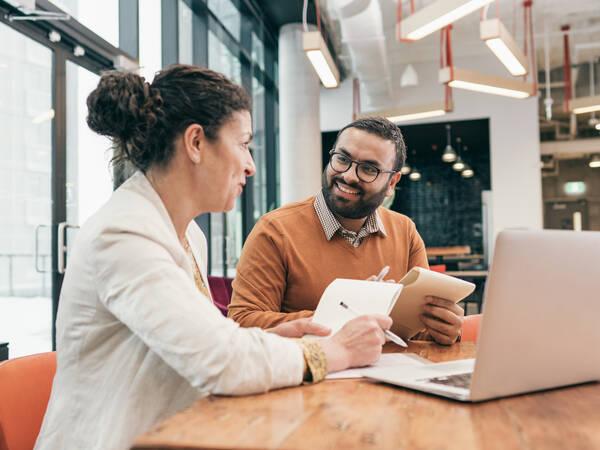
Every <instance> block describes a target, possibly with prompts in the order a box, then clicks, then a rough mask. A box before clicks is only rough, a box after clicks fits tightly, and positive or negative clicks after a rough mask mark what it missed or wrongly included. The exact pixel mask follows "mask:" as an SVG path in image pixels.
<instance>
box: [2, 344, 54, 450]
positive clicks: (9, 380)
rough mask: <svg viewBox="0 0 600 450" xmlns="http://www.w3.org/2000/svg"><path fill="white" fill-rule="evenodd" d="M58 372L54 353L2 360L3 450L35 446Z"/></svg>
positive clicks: (25, 449) (21, 449) (16, 449)
mask: <svg viewBox="0 0 600 450" xmlns="http://www.w3.org/2000/svg"><path fill="white" fill-rule="evenodd" d="M55 372H56V353H55V352H47V353H39V354H37V355H31V356H24V357H22V358H15V359H9V360H7V361H4V362H2V363H0V450H32V449H33V446H34V445H35V441H36V439H37V436H38V434H39V432H40V428H41V426H42V421H43V419H44V414H45V413H46V407H47V406H48V400H49V399H50V391H51V390H52V380H53V379H54V374H55Z"/></svg>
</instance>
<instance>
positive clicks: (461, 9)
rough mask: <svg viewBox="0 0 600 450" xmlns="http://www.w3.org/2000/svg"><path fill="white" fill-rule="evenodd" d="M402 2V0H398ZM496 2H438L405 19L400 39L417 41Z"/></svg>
mask: <svg viewBox="0 0 600 450" xmlns="http://www.w3.org/2000/svg"><path fill="white" fill-rule="evenodd" d="M398 1H400V0H398ZM493 1H494V0H437V1H435V2H433V3H432V4H431V5H429V6H426V7H425V8H422V9H420V10H419V11H417V12H415V13H413V14H411V15H410V16H408V17H407V18H406V19H403V20H402V21H401V22H400V24H398V26H399V27H400V31H401V36H400V39H402V40H408V41H417V40H419V39H421V38H424V37H425V36H427V35H429V34H431V33H433V32H434V31H438V30H441V29H442V28H444V27H445V26H446V25H450V24H451V23H453V22H456V21H457V20H458V19H460V18H461V17H464V16H466V15H467V14H471V13H472V12H473V11H477V10H478V9H479V8H481V7H483V6H485V5H487V4H489V3H492V2H493Z"/></svg>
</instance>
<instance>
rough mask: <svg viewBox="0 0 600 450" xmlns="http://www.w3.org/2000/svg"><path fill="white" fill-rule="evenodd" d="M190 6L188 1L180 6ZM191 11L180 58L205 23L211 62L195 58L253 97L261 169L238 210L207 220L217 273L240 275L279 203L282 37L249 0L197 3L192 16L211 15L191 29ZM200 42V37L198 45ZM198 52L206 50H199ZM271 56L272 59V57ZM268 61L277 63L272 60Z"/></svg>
mask: <svg viewBox="0 0 600 450" xmlns="http://www.w3.org/2000/svg"><path fill="white" fill-rule="evenodd" d="M182 3H183V4H184V6H183V8H184V9H185V8H188V5H189V3H188V2H187V0H180V5H181V4H182ZM186 14H187V12H182V11H181V10H180V11H179V12H178V17H179V23H178V29H179V36H180V40H179V43H178V49H179V50H178V51H179V55H178V57H179V58H178V60H179V61H181V62H184V61H185V60H186V59H189V50H186V49H187V48H188V46H187V45H186V44H185V43H182V41H181V36H182V34H184V35H185V36H184V37H183V40H184V41H185V42H188V41H189V39H190V36H196V39H197V36H198V33H197V31H198V30H197V28H194V27H198V26H201V25H200V24H205V26H206V34H205V36H206V50H207V52H206V53H207V56H206V61H205V62H204V61H199V60H198V59H197V58H196V59H194V63H195V64H200V65H205V64H206V65H208V67H209V68H211V69H213V70H216V71H218V72H221V73H223V74H224V75H226V76H227V77H228V78H230V79H231V80H232V81H234V82H236V83H238V84H240V85H242V86H243V87H244V88H245V89H246V91H247V92H248V93H249V94H250V95H251V97H252V121H253V132H254V140H253V143H252V145H251V149H252V155H253V157H254V160H255V164H256V168H257V172H256V175H255V176H254V177H253V178H252V179H251V180H249V182H248V185H247V188H246V190H245V192H244V194H243V195H242V197H241V198H240V199H238V201H237V202H236V205H235V208H234V209H233V210H232V211H230V212H228V213H226V214H211V215H210V219H208V220H207V223H208V226H207V227H205V232H208V234H209V235H210V236H209V242H210V255H211V257H210V266H211V267H210V268H211V273H212V274H215V275H227V276H235V266H236V265H237V262H238V260H239V257H240V254H241V250H242V245H243V241H244V239H245V237H246V236H247V235H248V233H249V232H250V230H251V229H252V227H253V226H254V224H255V223H256V221H257V220H258V219H259V218H260V216H262V215H263V214H264V213H265V212H267V211H268V210H270V209H273V208H275V207H276V206H278V200H277V198H278V196H277V192H276V191H277V184H278V181H277V179H278V174H277V173H276V171H277V161H276V160H277V142H276V140H277V135H276V132H277V131H276V127H277V119H278V117H277V107H276V102H277V98H278V93H277V85H276V78H277V77H276V74H275V70H276V55H277V47H276V41H275V39H274V38H273V37H272V35H269V34H268V32H267V31H266V29H265V24H264V23H262V22H261V19H260V18H258V17H256V16H255V15H253V14H252V13H251V11H250V10H249V9H248V8H246V6H245V2H244V1H239V2H232V1H230V0H219V1H217V0H208V2H207V3H206V7H205V8H204V9H203V8H201V7H197V5H196V8H195V9H193V10H192V14H195V15H196V16H199V15H200V16H201V15H202V14H205V16H206V17H204V18H202V17H200V19H204V20H194V19H191V20H189V19H188V20H187V23H192V24H193V27H192V30H191V31H190V30H189V29H188V27H187V26H184V25H182V17H184V16H185V15H186ZM197 44H198V41H197V40H194V44H193V45H194V46H196V45H197ZM193 53H194V54H195V55H198V54H200V55H201V54H202V52H198V51H196V49H194V51H193ZM269 58H270V59H269ZM267 61H270V62H271V63H270V64H268V63H267Z"/></svg>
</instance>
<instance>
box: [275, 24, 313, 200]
mask: <svg viewBox="0 0 600 450" xmlns="http://www.w3.org/2000/svg"><path fill="white" fill-rule="evenodd" d="M319 92H320V83H319V78H318V77H317V74H316V73H315V71H314V69H313V68H312V66H311V65H310V62H309V61H308V58H307V57H306V55H305V54H304V51H303V50H302V25H300V24H288V25H285V26H283V27H281V30H280V31H279V143H280V145H279V149H280V150H279V164H280V175H281V204H282V205H283V204H286V203H289V202H293V201H297V200H302V199H304V198H306V197H308V196H310V195H313V194H315V193H317V192H318V190H319V189H320V187H321V171H322V170H321V165H322V162H321V128H320V119H319V117H320V116H319Z"/></svg>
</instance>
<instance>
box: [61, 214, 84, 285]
mask: <svg viewBox="0 0 600 450" xmlns="http://www.w3.org/2000/svg"><path fill="white" fill-rule="evenodd" d="M69 228H72V229H77V228H79V226H78V225H69V224H68V223H67V222H61V223H59V224H58V230H57V233H58V239H57V242H58V248H57V251H58V264H57V269H58V273H60V274H64V273H65V270H66V268H67V267H66V258H65V257H66V255H67V245H66V240H67V233H66V231H67V229H69Z"/></svg>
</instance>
